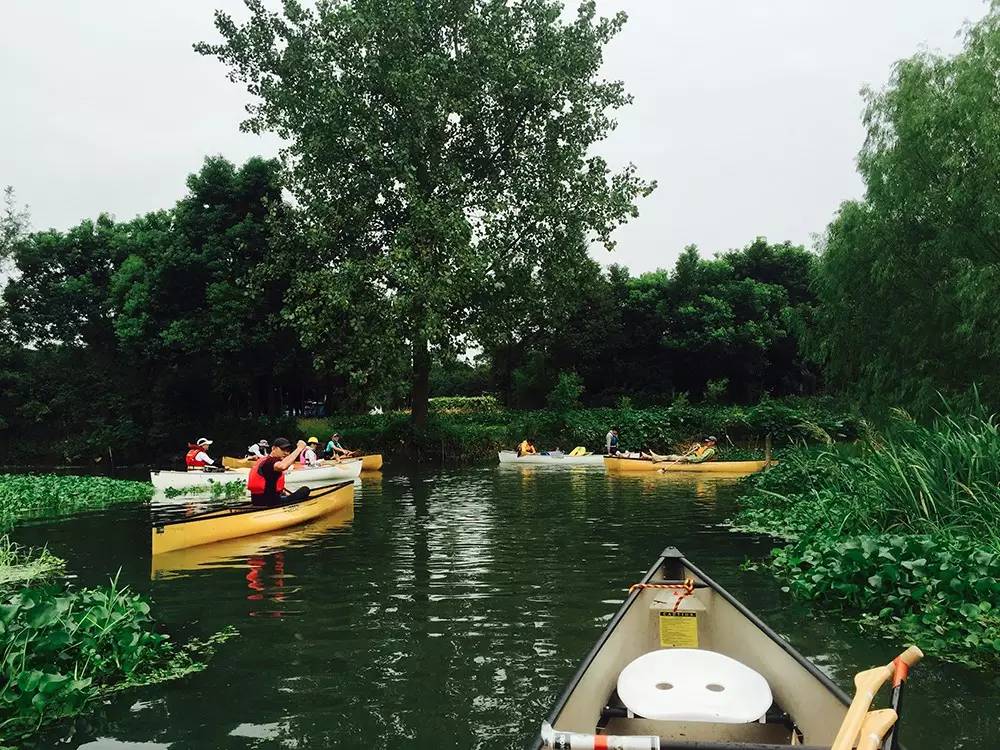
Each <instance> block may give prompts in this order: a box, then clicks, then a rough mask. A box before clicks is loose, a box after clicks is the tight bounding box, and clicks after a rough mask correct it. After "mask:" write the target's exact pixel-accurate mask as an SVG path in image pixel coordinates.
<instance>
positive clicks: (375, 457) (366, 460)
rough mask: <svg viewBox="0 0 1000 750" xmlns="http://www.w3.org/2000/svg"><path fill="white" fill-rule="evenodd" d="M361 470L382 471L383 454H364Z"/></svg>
mask: <svg viewBox="0 0 1000 750" xmlns="http://www.w3.org/2000/svg"><path fill="white" fill-rule="evenodd" d="M361 471H382V454H381V453H369V454H367V455H364V456H362V457H361Z"/></svg>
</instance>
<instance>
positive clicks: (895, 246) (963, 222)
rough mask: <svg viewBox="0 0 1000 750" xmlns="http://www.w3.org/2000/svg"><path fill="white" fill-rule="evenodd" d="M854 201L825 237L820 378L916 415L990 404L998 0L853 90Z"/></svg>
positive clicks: (997, 247) (997, 199)
mask: <svg viewBox="0 0 1000 750" xmlns="http://www.w3.org/2000/svg"><path fill="white" fill-rule="evenodd" d="M865 99H866V108H865V116H864V121H865V124H866V126H867V129H868V137H867V139H866V141H865V144H864V147H863V149H862V151H861V154H860V157H859V159H858V166H859V169H860V171H861V174H862V176H863V177H864V179H865V184H866V191H865V197H864V200H863V201H851V202H847V203H845V204H844V205H843V206H842V207H841V209H840V212H839V213H838V215H837V218H836V219H835V220H834V221H833V222H832V223H831V225H830V226H829V228H828V230H827V233H826V236H825V238H824V248H823V254H822V263H821V266H820V272H819V274H818V277H817V286H816V288H817V291H818V294H819V297H820V300H821V306H820V310H819V317H818V320H817V327H816V332H815V336H814V337H813V346H814V348H815V350H816V351H817V353H818V355H819V356H820V357H821V358H822V360H823V361H824V363H825V367H826V371H827V375H828V378H829V380H830V381H831V382H832V383H833V384H834V385H836V386H838V387H842V388H849V389H851V390H853V391H855V392H859V393H860V394H861V395H864V396H867V397H869V398H871V399H873V400H877V401H886V402H889V403H890V404H899V403H902V404H905V405H907V406H911V407H916V408H917V409H918V410H920V409H926V408H927V407H929V406H934V405H936V404H937V403H938V399H937V393H938V392H940V391H944V392H951V393H953V392H961V391H965V390H966V389H967V388H968V387H969V386H970V385H972V384H974V383H980V384H983V385H984V386H985V387H984V389H983V391H982V393H983V396H984V398H986V399H987V400H988V401H990V402H992V403H996V402H997V401H998V399H1000V378H998V377H997V375H996V361H997V357H998V355H1000V313H998V309H1000V308H998V307H997V304H996V298H997V293H998V291H1000V240H998V237H1000V184H998V183H997V179H996V175H997V171H998V168H1000V122H998V120H997V117H996V113H997V110H998V107H1000V7H994V9H992V10H991V11H990V12H989V13H988V14H987V16H986V17H985V18H984V19H983V20H982V21H980V22H979V23H978V24H976V25H974V26H972V27H970V28H969V30H968V32H967V34H966V38H965V46H964V49H963V50H962V51H961V52H959V53H958V54H956V55H954V56H952V57H944V56H940V55H935V54H931V53H928V52H922V53H920V54H918V55H915V56H913V57H911V58H909V59H906V60H903V61H901V62H899V63H897V64H896V66H895V68H894V70H893V75H892V78H891V80H890V82H889V85H888V86H887V87H886V88H885V89H884V90H882V91H870V90H869V91H867V92H866V93H865Z"/></svg>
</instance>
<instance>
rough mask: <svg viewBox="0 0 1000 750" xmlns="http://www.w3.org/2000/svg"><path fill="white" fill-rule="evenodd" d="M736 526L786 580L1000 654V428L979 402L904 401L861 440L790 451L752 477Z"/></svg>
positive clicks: (917, 632) (973, 651) (948, 646)
mask: <svg viewBox="0 0 1000 750" xmlns="http://www.w3.org/2000/svg"><path fill="white" fill-rule="evenodd" d="M745 490H746V491H745V492H744V494H743V495H742V497H741V499H740V506H741V507H740V510H739V512H738V513H737V515H736V517H735V518H734V519H733V524H734V525H735V526H737V527H739V528H742V529H745V530H751V531H759V532H765V533H770V534H773V535H775V536H779V537H783V538H785V539H788V540H790V541H792V542H793V543H792V544H790V545H789V546H787V547H784V548H782V549H777V550H775V551H774V556H773V560H772V563H773V568H774V570H775V571H776V572H777V573H778V574H779V576H781V577H782V578H784V579H785V580H786V581H787V582H788V590H789V591H791V592H792V593H793V594H795V595H796V596H799V597H801V598H805V599H810V600H815V601H821V602H823V603H824V605H827V606H833V607H837V608H842V609H851V610H861V611H863V612H864V613H865V614H864V615H863V616H862V618H861V620H862V622H863V623H869V624H871V623H875V622H878V623H879V625H880V627H883V628H884V629H885V630H887V631H888V632H896V633H899V634H901V635H903V636H906V637H908V638H910V639H918V640H920V641H921V643H922V644H924V645H926V646H927V647H928V649H929V650H931V651H932V652H934V653H936V654H938V655H940V656H946V657H948V658H952V659H957V660H962V661H972V662H984V661H990V662H992V661H994V660H997V659H1000V583H998V580H1000V429H998V424H997V420H996V418H995V417H993V416H991V415H989V414H986V413H985V412H984V411H983V410H982V409H981V408H973V409H972V410H971V411H969V412H968V413H962V414H956V413H954V412H952V411H950V410H948V409H947V408H945V409H943V410H942V412H941V413H940V414H939V415H938V417H937V418H936V419H935V420H934V421H933V422H932V423H931V424H920V423H917V422H915V421H914V420H912V419H911V418H910V417H909V416H908V415H907V414H905V413H904V412H897V413H895V415H894V416H893V419H892V421H891V423H890V424H889V425H888V426H887V427H886V428H885V429H883V430H882V432H881V433H873V432H872V433H870V434H869V436H868V438H867V439H866V440H865V441H863V442H862V443H861V444H859V445H858V446H855V447H845V446H833V447H824V448H818V449H817V448H813V449H798V450H791V451H785V452H784V453H783V454H782V456H781V463H779V464H778V465H777V466H775V467H773V468H772V469H770V470H769V471H767V472H765V473H763V474H760V475H757V476H754V477H752V478H750V479H748V480H747V481H746V485H745Z"/></svg>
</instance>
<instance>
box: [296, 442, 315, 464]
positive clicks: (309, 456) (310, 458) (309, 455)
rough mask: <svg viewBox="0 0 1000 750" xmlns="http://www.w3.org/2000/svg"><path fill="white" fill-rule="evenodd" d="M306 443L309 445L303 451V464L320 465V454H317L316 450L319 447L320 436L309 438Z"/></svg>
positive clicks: (300, 457) (300, 458)
mask: <svg viewBox="0 0 1000 750" xmlns="http://www.w3.org/2000/svg"><path fill="white" fill-rule="evenodd" d="M306 445H307V446H308V447H307V448H306V449H305V450H304V451H302V455H301V456H299V461H301V462H302V465H303V466H319V456H318V455H317V454H316V450H317V449H318V448H319V438H318V437H311V438H309V439H308V440H307V441H306Z"/></svg>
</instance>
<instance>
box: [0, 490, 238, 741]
mask: <svg viewBox="0 0 1000 750" xmlns="http://www.w3.org/2000/svg"><path fill="white" fill-rule="evenodd" d="M151 494H152V488H151V487H150V486H149V485H147V484H144V483H140V482H122V481H118V480H113V479H105V478H101V477H68V476H28V475H15V476H11V475H5V476H0V509H2V511H0V523H2V524H3V528H4V529H9V528H10V526H12V525H13V524H14V523H16V522H17V521H19V520H22V519H24V518H26V517H38V516H40V515H44V516H54V515H60V514H63V513H67V512H72V511H74V510H80V509H84V508H94V507H101V506H105V505H110V504H116V503H137V502H139V503H141V502H146V501H147V500H148V499H149V497H150V495H151ZM65 568H66V563H65V561H63V560H62V559H60V558H58V557H56V556H55V555H53V554H51V553H50V552H48V551H47V550H32V549H26V548H24V547H21V546H19V545H17V544H14V543H13V542H11V541H10V538H9V537H8V536H6V535H3V536H0V745H2V744H3V743H13V742H17V741H18V740H20V739H21V738H23V737H25V736H27V735H29V734H31V733H32V732H34V731H36V730H37V729H38V727H39V726H41V725H42V724H45V723H48V722H51V721H55V720H57V719H59V718H62V717H67V716H73V715H75V714H78V713H80V712H81V711H83V710H84V709H85V708H86V707H87V706H88V705H90V704H92V703H93V702H94V701H97V700H99V699H101V698H103V697H106V696H108V695H110V694H112V693H114V692H117V691H120V690H122V689H125V688H127V687H132V686H137V685H143V684H151V683H154V682H162V681H165V680H169V679H174V678H177V677H181V676H184V675H187V674H190V673H192V672H195V671H198V670H200V669H203V668H204V666H205V661H206V660H207V658H208V657H209V656H211V654H212V652H213V651H214V648H215V646H216V645H217V644H218V643H220V642H222V641H224V640H225V639H226V638H228V637H229V636H230V635H232V632H231V631H226V632H223V633H219V634H216V635H215V636H213V637H212V638H210V639H208V640H207V641H190V642H188V643H186V644H184V645H180V646H179V645H176V644H174V643H173V641H171V640H170V638H169V636H168V635H166V634H164V633H161V632H159V631H158V630H157V628H156V625H155V622H154V621H153V618H152V616H151V614H150V606H149V603H148V602H147V601H146V600H145V599H144V598H143V597H141V596H138V595H136V594H134V593H132V592H130V591H129V590H128V589H127V588H124V587H121V586H119V585H118V584H117V582H116V581H114V580H112V581H111V582H110V584H109V585H107V586H100V587H96V588H83V589H80V588H76V587H73V586H70V585H69V584H68V583H67V582H66V581H65V580H63V576H64V573H65Z"/></svg>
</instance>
